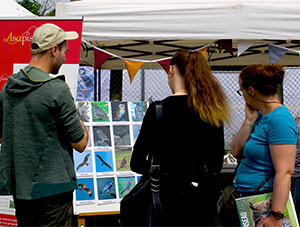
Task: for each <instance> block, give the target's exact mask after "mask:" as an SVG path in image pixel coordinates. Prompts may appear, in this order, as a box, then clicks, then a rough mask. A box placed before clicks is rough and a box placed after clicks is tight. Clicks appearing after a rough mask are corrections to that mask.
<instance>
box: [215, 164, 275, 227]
mask: <svg viewBox="0 0 300 227" xmlns="http://www.w3.org/2000/svg"><path fill="white" fill-rule="evenodd" d="M237 168H238V166H237V167H236V169H235V171H234V175H235V174H236V171H237ZM271 177H272V175H269V176H267V177H266V178H265V179H264V180H263V181H262V182H261V183H260V184H259V185H258V187H257V188H256V189H255V191H254V192H252V193H251V194H252V195H255V194H257V193H258V191H259V190H260V189H261V188H262V186H263V185H264V184H265V183H266V182H267V181H268V180H269V179H270V178H271ZM239 197H240V196H239V194H238V193H237V192H236V191H235V188H234V187H233V183H231V184H230V185H229V186H227V187H225V188H224V189H223V190H222V191H221V195H220V197H219V199H218V201H217V222H218V225H217V224H216V226H223V225H225V226H235V225H239V219H238V216H237V207H236V202H235V200H236V199H237V198H239ZM228 217H231V218H228ZM219 224H220V225H219Z"/></svg>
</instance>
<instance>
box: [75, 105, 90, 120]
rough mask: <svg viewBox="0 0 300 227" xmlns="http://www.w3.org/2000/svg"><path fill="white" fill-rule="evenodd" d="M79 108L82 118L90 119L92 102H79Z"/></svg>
mask: <svg viewBox="0 0 300 227" xmlns="http://www.w3.org/2000/svg"><path fill="white" fill-rule="evenodd" d="M77 110H78V111H77V113H78V115H79V118H80V120H82V121H83V122H89V121H90V102H86V101H81V102H77Z"/></svg>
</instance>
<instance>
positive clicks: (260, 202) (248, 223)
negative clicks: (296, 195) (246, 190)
mask: <svg viewBox="0 0 300 227" xmlns="http://www.w3.org/2000/svg"><path fill="white" fill-rule="evenodd" d="M272 195H273V193H272V192H271V193H266V194H261V195H254V196H247V197H243V198H238V199H236V205H237V209H238V215H239V218H240V223H241V226H243V227H256V226H260V224H261V223H262V221H263V220H265V219H266V218H267V217H268V216H269V215H270V213H271V207H272ZM283 226H284V227H296V226H299V223H298V220H297V215H296V211H295V207H294V203H293V198H292V195H291V192H289V199H288V201H287V204H286V208H285V211H284V218H283Z"/></svg>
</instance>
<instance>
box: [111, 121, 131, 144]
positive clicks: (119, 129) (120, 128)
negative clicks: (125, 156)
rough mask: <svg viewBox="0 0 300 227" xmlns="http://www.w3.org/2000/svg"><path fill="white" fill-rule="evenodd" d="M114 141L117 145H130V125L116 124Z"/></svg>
mask: <svg viewBox="0 0 300 227" xmlns="http://www.w3.org/2000/svg"><path fill="white" fill-rule="evenodd" d="M113 132H114V142H115V145H116V146H118V145H121V146H130V134H129V126H128V125H114V126H113Z"/></svg>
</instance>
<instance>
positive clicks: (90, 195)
mask: <svg viewBox="0 0 300 227" xmlns="http://www.w3.org/2000/svg"><path fill="white" fill-rule="evenodd" d="M77 181H78V188H77V189H76V190H75V194H76V196H75V199H76V201H85V200H94V199H95V193H94V179H93V178H78V179H77Z"/></svg>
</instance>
